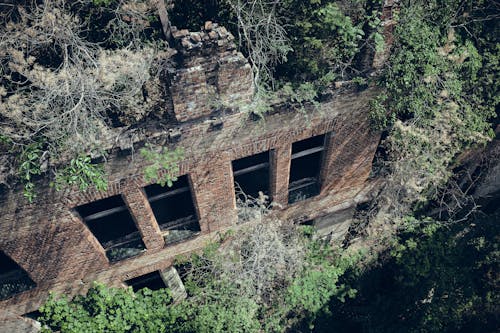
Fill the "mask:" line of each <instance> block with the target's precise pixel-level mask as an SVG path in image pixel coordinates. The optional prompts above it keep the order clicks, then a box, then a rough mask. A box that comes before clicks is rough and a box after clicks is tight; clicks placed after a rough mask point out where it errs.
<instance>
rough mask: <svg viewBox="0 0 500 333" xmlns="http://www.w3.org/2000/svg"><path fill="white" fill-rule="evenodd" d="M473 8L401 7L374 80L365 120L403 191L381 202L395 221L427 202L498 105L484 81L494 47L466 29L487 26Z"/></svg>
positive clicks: (487, 126)
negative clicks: (376, 86)
mask: <svg viewBox="0 0 500 333" xmlns="http://www.w3.org/2000/svg"><path fill="white" fill-rule="evenodd" d="M476 4H477V3H473V2H471V1H464V2H463V3H460V2H456V1H443V2H438V1H416V2H414V1H404V2H403V3H402V6H401V11H400V13H399V15H398V20H399V21H398V24H397V25H396V27H395V30H394V37H395V41H394V45H393V50H392V52H391V56H390V59H389V62H388V63H387V64H386V67H385V69H384V72H383V74H382V75H381V77H380V80H379V83H380V86H381V87H382V89H383V91H382V93H381V94H380V95H379V96H378V97H377V98H376V99H375V100H374V101H372V103H371V114H370V118H371V121H372V125H373V126H374V128H376V129H379V130H380V129H389V136H388V138H387V140H385V142H384V144H385V149H386V152H387V154H388V158H389V161H388V162H389V163H388V165H390V168H391V172H392V175H391V181H393V184H394V186H396V187H398V188H401V186H402V185H403V184H404V191H398V190H396V189H394V188H391V190H390V191H388V192H387V193H389V192H390V193H389V194H388V195H387V197H388V198H389V199H388V202H389V203H390V204H392V205H393V206H394V207H396V206H398V207H397V209H392V210H393V211H397V212H398V214H399V213H400V212H401V215H403V214H406V213H407V212H408V211H409V210H411V209H413V208H415V207H416V206H417V205H420V206H422V205H423V204H425V203H426V202H428V200H429V199H432V198H433V197H434V196H435V195H436V193H438V192H439V190H440V188H442V186H444V185H445V184H446V182H447V181H448V179H449V177H450V176H451V174H452V173H451V171H450V169H451V166H452V165H453V163H454V161H455V158H456V157H457V155H458V154H460V153H461V152H463V150H464V149H466V148H468V147H470V146H471V145H476V144H484V143H485V142H487V141H488V140H489V139H490V138H491V136H492V129H491V123H490V120H491V119H492V117H494V116H495V108H496V106H497V105H498V101H499V99H498V97H493V96H497V95H498V93H499V91H498V85H495V84H493V85H491V81H490V80H491V79H492V78H493V77H494V76H496V77H498V71H497V73H493V71H492V69H493V68H497V69H498V67H497V66H498V56H499V54H498V47H497V44H498V43H495V42H493V40H494V39H491V38H492V36H491V35H492V32H491V31H489V30H488V29H486V28H484V27H483V25H477V24H475V23H474V22H475V20H478V21H483V20H484V19H486V20H488V17H485V12H483V11H479V12H478V11H477V10H478V8H480V7H476ZM478 5H483V6H484V3H482V4H478ZM496 13H497V14H498V9H497V12H496ZM490 14H491V15H492V16H491V17H494V16H495V15H497V14H495V12H494V11H492V12H491V13H489V14H488V15H490ZM470 15H473V18H471V17H470ZM495 50H496V51H495ZM495 53H496V56H492V54H495ZM484 73H488V77H489V79H488V80H487V81H484V80H483V79H482V77H483V74H484ZM398 184H399V185H398Z"/></svg>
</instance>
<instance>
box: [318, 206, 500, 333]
mask: <svg viewBox="0 0 500 333" xmlns="http://www.w3.org/2000/svg"><path fill="white" fill-rule="evenodd" d="M498 218H499V215H498V211H497V212H496V213H495V214H493V215H491V216H488V217H484V216H483V217H478V218H476V219H475V220H468V221H463V222H460V223H455V224H452V225H443V224H439V223H437V222H433V221H432V220H431V219H428V218H426V219H422V220H419V219H416V218H414V217H407V218H406V219H407V222H408V223H411V225H413V228H412V229H411V231H408V230H404V231H403V232H402V233H401V234H400V235H399V237H398V239H397V242H396V244H395V246H394V247H393V249H392V250H391V252H390V256H389V257H385V260H384V259H382V260H380V261H379V262H378V263H377V265H375V266H374V267H372V268H371V269H369V270H367V271H365V272H364V273H363V274H362V275H361V276H356V275H352V276H350V277H349V278H348V281H349V282H350V283H351V284H353V286H354V287H356V289H358V296H357V297H356V298H355V299H353V300H347V301H346V303H344V304H341V303H339V302H335V301H333V302H332V303H331V306H330V309H331V311H332V316H331V317H329V319H328V320H327V321H326V322H317V325H318V326H319V327H320V328H322V327H328V328H329V329H330V330H337V331H345V330H346V328H348V327H357V330H358V331H360V332H384V333H387V332H398V333H401V332H450V333H451V332H493V331H495V329H496V327H497V324H498V316H497V313H498V304H499V301H500V295H499V293H498V273H497V272H498V269H499V267H498V266H499V260H498V259H499V254H500V252H499V248H498V244H499V243H498ZM382 258H384V257H382ZM351 279H352V280H351ZM351 313H354V314H355V315H351ZM319 331H321V330H319Z"/></svg>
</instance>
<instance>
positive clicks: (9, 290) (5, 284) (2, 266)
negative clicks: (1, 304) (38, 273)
mask: <svg viewBox="0 0 500 333" xmlns="http://www.w3.org/2000/svg"><path fill="white" fill-rule="evenodd" d="M35 287H36V284H35V282H33V280H32V279H31V278H30V276H29V275H28V273H26V271H25V270H24V269H23V268H22V267H21V266H19V265H18V264H17V263H16V262H15V261H14V260H12V259H11V258H10V257H9V256H8V255H6V254H5V253H3V252H2V251H0V300H4V299H7V298H9V297H11V296H14V295H16V294H19V293H22V292H23V291H27V290H30V289H33V288H35Z"/></svg>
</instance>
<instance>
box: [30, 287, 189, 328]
mask: <svg viewBox="0 0 500 333" xmlns="http://www.w3.org/2000/svg"><path fill="white" fill-rule="evenodd" d="M170 302H171V297H170V293H169V291H168V290H167V289H163V290H158V291H151V290H149V289H147V288H145V289H142V290H140V291H139V292H137V293H134V292H133V291H132V288H127V289H121V288H107V287H105V286H104V285H102V284H94V285H93V286H92V288H90V289H89V291H88V292H87V294H86V295H85V296H77V297H75V298H74V299H73V300H71V301H69V300H68V299H67V298H66V297H60V298H58V297H56V296H54V295H51V296H50V297H49V299H48V300H47V302H46V303H45V304H44V305H43V306H42V307H41V308H40V312H41V313H42V315H41V317H39V318H38V320H39V321H40V322H41V323H42V324H43V325H47V326H48V327H49V328H50V329H52V330H55V331H59V332H61V333H65V332H67V333H80V332H81V333H92V332H95V333H101V332H116V333H119V332H123V333H125V332H137V333H138V332H142V333H154V332H158V333H161V332H166V331H168V328H169V327H170V326H171V325H173V324H174V323H175V321H176V319H177V317H178V316H179V313H178V312H176V308H175V307H171V306H169V305H170ZM43 331H45V332H51V331H50V330H48V329H44V330H43Z"/></svg>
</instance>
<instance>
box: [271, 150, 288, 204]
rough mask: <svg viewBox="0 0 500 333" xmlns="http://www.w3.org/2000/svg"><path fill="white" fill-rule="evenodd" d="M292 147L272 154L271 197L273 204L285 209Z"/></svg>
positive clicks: (274, 151)
mask: <svg viewBox="0 0 500 333" xmlns="http://www.w3.org/2000/svg"><path fill="white" fill-rule="evenodd" d="M291 156H292V145H291V144H287V145H285V146H280V147H277V148H275V149H273V151H272V154H271V168H270V169H271V184H270V188H271V197H272V199H273V202H274V203H276V204H279V205H281V206H283V207H286V206H287V205H288V179H289V178H290V158H291Z"/></svg>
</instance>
